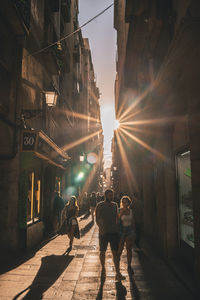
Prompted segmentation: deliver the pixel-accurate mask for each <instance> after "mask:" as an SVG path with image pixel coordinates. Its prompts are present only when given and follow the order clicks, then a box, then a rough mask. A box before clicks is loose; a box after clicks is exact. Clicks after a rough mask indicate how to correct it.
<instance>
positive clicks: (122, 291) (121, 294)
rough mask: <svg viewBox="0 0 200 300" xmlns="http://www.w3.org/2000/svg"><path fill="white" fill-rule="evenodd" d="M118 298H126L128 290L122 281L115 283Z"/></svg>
mask: <svg viewBox="0 0 200 300" xmlns="http://www.w3.org/2000/svg"><path fill="white" fill-rule="evenodd" d="M115 287H116V300H126V295H127V290H126V287H125V286H124V285H123V284H122V283H121V281H119V282H116V283H115Z"/></svg>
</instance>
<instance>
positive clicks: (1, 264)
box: [0, 234, 58, 274]
mask: <svg viewBox="0 0 200 300" xmlns="http://www.w3.org/2000/svg"><path fill="white" fill-rule="evenodd" d="M57 236H58V235H57V234H51V236H49V237H48V238H46V239H45V240H43V241H42V242H41V243H40V244H39V245H37V246H35V247H34V248H33V249H31V250H27V251H25V252H22V253H17V255H18V256H13V255H12V256H8V257H6V256H1V259H2V261H0V274H3V273H6V272H8V271H10V270H12V269H15V268H17V267H18V266H19V265H21V264H23V263H25V262H26V261H27V260H29V259H31V258H32V257H33V256H35V253H36V252H37V251H39V250H40V249H41V248H43V247H44V246H45V245H46V244H48V243H49V242H50V241H52V240H54V239H55V238H57Z"/></svg>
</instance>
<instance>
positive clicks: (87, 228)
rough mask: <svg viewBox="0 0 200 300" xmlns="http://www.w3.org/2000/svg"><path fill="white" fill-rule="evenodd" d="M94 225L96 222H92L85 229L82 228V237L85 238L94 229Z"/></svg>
mask: <svg viewBox="0 0 200 300" xmlns="http://www.w3.org/2000/svg"><path fill="white" fill-rule="evenodd" d="M93 225H94V222H93V221H90V222H89V223H88V224H87V225H86V226H85V227H83V228H81V230H80V234H81V237H83V236H84V235H85V234H86V233H87V232H88V231H89V230H90V229H91V228H92V226H93Z"/></svg>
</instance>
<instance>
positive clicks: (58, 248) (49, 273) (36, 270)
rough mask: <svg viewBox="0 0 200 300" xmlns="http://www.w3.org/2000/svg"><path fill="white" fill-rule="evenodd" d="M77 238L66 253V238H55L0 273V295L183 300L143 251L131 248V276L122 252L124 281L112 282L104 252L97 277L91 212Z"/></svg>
mask: <svg viewBox="0 0 200 300" xmlns="http://www.w3.org/2000/svg"><path fill="white" fill-rule="evenodd" d="M80 228H81V232H82V238H81V239H80V240H75V241H74V246H73V250H72V251H70V253H69V254H67V253H66V250H67V248H68V243H69V242H68V238H67V236H66V235H63V236H56V237H53V238H52V239H51V240H49V241H48V242H47V243H44V246H42V247H41V249H40V250H38V251H37V252H36V253H35V255H34V256H32V257H31V258H29V259H28V260H24V262H23V263H22V264H19V265H18V266H16V267H15V268H12V269H11V270H10V271H8V272H6V273H4V274H2V275H0V299H1V300H4V299H34V300H38V299H57V300H58V299H66V300H72V299H73V300H80V299H81V300H85V299H98V300H100V299H107V300H110V299H120V300H123V299H137V300H139V299H140V300H143V299H145V300H151V299H152V300H153V299H158V300H165V299H166V300H179V299H181V300H188V299H194V297H193V296H192V295H191V294H190V293H189V292H188V290H187V289H185V287H184V286H183V284H182V283H181V282H179V280H178V279H177V278H176V277H175V275H174V274H173V273H172V272H171V271H170V270H169V269H168V268H167V266H166V265H165V264H164V262H163V261H162V260H160V259H158V258H155V257H153V256H152V255H150V253H149V252H147V250H145V249H143V251H142V252H141V253H136V252H134V254H133V255H134V256H133V269H134V275H133V276H129V275H128V273H127V265H126V253H125V251H124V253H123V255H122V261H121V272H122V274H123V275H125V276H126V279H125V280H123V281H122V282H121V283H120V282H115V272H114V268H113V262H112V255H111V252H110V251H107V259H106V270H107V272H106V279H105V282H103V281H101V276H100V263H99V257H98V230H97V227H96V226H95V225H93V223H92V222H91V216H89V217H88V218H84V219H81V220H80Z"/></svg>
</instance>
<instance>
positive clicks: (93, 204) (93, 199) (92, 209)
mask: <svg viewBox="0 0 200 300" xmlns="http://www.w3.org/2000/svg"><path fill="white" fill-rule="evenodd" d="M96 204H97V197H96V193H95V192H92V196H91V197H90V213H91V216H92V221H93V222H94V212H95V208H96Z"/></svg>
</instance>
